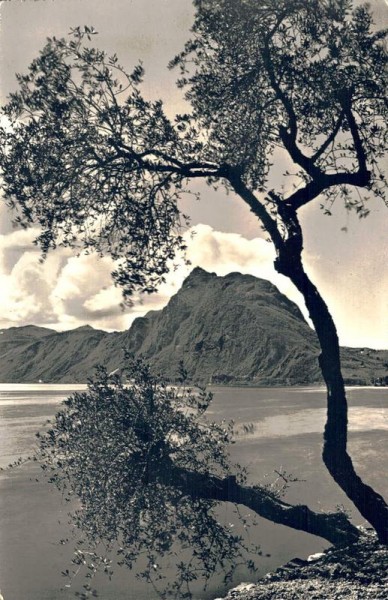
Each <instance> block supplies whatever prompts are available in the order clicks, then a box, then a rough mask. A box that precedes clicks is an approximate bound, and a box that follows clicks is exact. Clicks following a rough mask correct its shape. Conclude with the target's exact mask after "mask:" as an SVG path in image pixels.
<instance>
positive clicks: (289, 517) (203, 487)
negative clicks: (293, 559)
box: [152, 459, 359, 544]
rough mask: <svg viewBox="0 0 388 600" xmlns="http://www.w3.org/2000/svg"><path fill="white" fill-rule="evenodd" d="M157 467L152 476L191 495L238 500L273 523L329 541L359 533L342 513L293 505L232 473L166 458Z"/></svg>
mask: <svg viewBox="0 0 388 600" xmlns="http://www.w3.org/2000/svg"><path fill="white" fill-rule="evenodd" d="M160 467H161V465H160V463H158V467H157V469H156V473H154V474H153V477H152V479H154V480H157V481H158V482H159V483H161V484H163V485H167V486H172V487H174V488H175V489H178V490H180V491H181V492H182V494H183V495H186V496H189V497H191V498H196V499H198V498H202V499H204V500H214V501H216V502H232V503H234V504H242V505H244V506H246V507H247V508H249V509H251V510H253V511H254V512H255V513H256V514H258V515H259V516H260V517H263V518H264V519H268V520H270V521H272V522H273V523H277V524H279V525H285V526H287V527H291V528H293V529H297V530H299V531H305V532H306V533H310V534H312V535H317V536H319V537H323V538H324V539H327V540H328V541H329V542H332V543H333V544H338V543H351V542H353V541H356V540H357V539H358V537H359V531H358V529H357V528H356V527H354V526H353V525H352V524H351V523H350V521H349V520H348V519H347V517H346V516H345V515H344V514H341V513H316V512H314V511H312V510H311V509H309V508H308V507H307V506H305V505H295V506H293V505H291V504H288V503H287V502H284V501H282V500H281V499H279V498H277V497H276V496H275V495H274V494H271V493H270V492H268V491H267V490H265V489H263V488H261V487H257V486H255V487H250V486H244V485H241V484H239V483H238V482H237V481H236V478H235V477H234V476H229V477H225V478H223V479H221V478H220V477H217V476H215V475H210V474H204V473H197V472H193V471H189V470H187V469H184V468H181V467H177V466H175V465H174V463H173V462H172V461H171V460H170V459H167V463H166V464H165V465H163V467H162V468H160Z"/></svg>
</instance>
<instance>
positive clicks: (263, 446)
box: [0, 384, 388, 600]
mask: <svg viewBox="0 0 388 600" xmlns="http://www.w3.org/2000/svg"><path fill="white" fill-rule="evenodd" d="M84 388H85V386H71V385H43V384H42V385H40V384H39V385H38V384H37V385H13V384H9V385H6V384H0V466H6V465H7V464H8V463H10V462H12V461H13V460H14V459H15V458H18V457H19V456H21V455H27V454H28V453H30V452H31V450H32V449H33V447H34V445H35V433H36V432H37V431H38V430H39V429H42V426H43V424H44V422H45V421H46V420H47V419H48V418H50V417H51V416H52V415H53V414H54V413H55V412H56V410H57V409H58V407H59V405H60V402H61V401H62V400H63V399H64V398H66V397H67V396H68V395H69V394H71V393H72V392H73V391H75V390H80V389H84ZM212 391H213V392H214V401H213V404H212V406H211V409H210V411H209V417H210V418H212V419H214V420H217V419H226V420H229V419H234V421H235V423H236V431H237V443H236V444H235V445H234V446H233V455H234V456H233V458H235V459H236V460H238V461H239V462H240V463H242V464H244V465H246V466H247V467H248V469H249V474H250V475H249V477H250V479H251V481H255V482H257V481H261V482H270V481H273V480H274V475H273V473H274V470H275V469H276V470H280V469H285V470H286V471H287V472H288V473H292V474H293V475H294V476H296V477H298V478H299V479H303V480H305V481H303V482H299V483H297V484H294V485H293V486H292V487H291V489H290V490H289V492H288V495H287V500H289V501H290V502H298V501H301V500H302V499H303V501H304V502H307V503H308V504H309V506H311V507H312V508H314V509H315V510H320V509H321V510H333V509H334V508H335V506H336V505H344V506H345V507H346V508H350V506H349V504H348V502H347V499H346V498H345V497H344V496H343V494H342V493H341V492H340V491H339V490H338V489H337V488H336V486H335V485H334V484H333V482H332V481H331V478H330V476H329V475H328V474H327V473H326V471H325V469H324V468H323V466H322V464H321V459H320V446H321V432H322V429H323V424H324V420H325V394H324V391H323V388H322V389H321V388H308V387H306V388H275V389H274V388H270V389H257V388H221V387H214V388H212ZM348 397H349V404H350V411H349V429H350V435H349V438H350V439H349V442H350V444H349V445H350V451H351V453H352V454H353V456H354V462H355V464H356V467H357V468H358V469H359V471H360V474H361V475H363V476H364V477H365V479H366V480H367V481H368V482H369V483H371V484H372V485H373V486H374V487H376V488H377V489H378V490H379V491H380V492H382V493H383V494H385V495H388V485H387V479H386V472H385V465H386V455H387V450H388V441H387V439H388V436H387V433H388V390H387V389H384V388H350V389H349V391H348ZM38 475H39V469H38V468H37V467H36V465H32V464H26V465H24V466H22V467H21V468H19V469H17V470H13V471H11V472H5V473H1V474H0V588H1V590H2V593H3V596H4V600H62V599H63V600H70V598H74V595H73V593H74V590H76V589H80V587H82V584H83V583H84V580H82V581H81V578H79V582H77V581H76V582H75V584H74V585H73V588H72V589H71V590H69V589H67V588H65V587H64V584H65V583H66V582H65V581H64V580H63V578H62V577H61V574H60V573H61V571H62V570H63V569H65V568H67V567H68V566H69V562H70V560H71V554H72V551H71V547H69V546H63V545H61V544H60V543H59V540H60V539H61V538H64V537H68V535H69V527H68V524H67V521H68V517H67V512H68V506H67V505H66V504H65V503H64V502H62V498H61V496H60V495H59V493H58V492H57V491H56V490H54V489H52V488H51V486H48V485H47V484H45V483H44V482H42V481H38V482H37V481H36V478H37V476H38ZM220 513H221V518H223V519H225V520H228V521H229V520H233V518H234V517H233V514H232V513H231V511H230V509H228V507H227V506H222V507H221V509H220ZM352 516H353V518H354V520H355V522H361V519H360V517H359V515H358V514H357V513H356V512H355V511H353V513H352ZM236 527H238V524H237V523H236ZM250 535H251V537H252V539H253V541H255V542H256V543H257V542H259V543H260V544H261V547H262V550H263V552H264V554H270V556H267V557H264V558H263V559H262V560H261V562H260V565H259V567H260V573H265V572H266V571H268V570H269V569H272V568H274V567H276V566H277V565H279V564H281V563H282V562H284V561H287V560H289V559H290V558H292V557H294V556H297V555H299V556H305V555H307V554H309V553H311V552H316V551H318V550H320V549H321V548H323V547H325V542H324V541H322V540H320V539H318V538H313V537H312V536H308V535H307V534H303V533H298V532H294V531H291V530H289V529H287V528H284V527H281V526H276V525H273V524H271V523H268V522H266V521H264V520H262V519H259V523H258V526H257V527H256V528H254V529H252V531H251V532H250ZM248 578H249V577H248V575H247V574H246V573H244V572H241V571H240V573H238V574H237V580H241V579H245V580H247V579H248ZM98 583H99V590H100V595H99V597H100V598H102V599H105V600H155V599H156V598H157V595H156V594H155V593H154V592H153V591H152V590H150V589H149V588H148V587H146V586H144V584H141V583H139V582H137V581H136V579H134V577H132V576H131V575H130V574H129V573H128V572H127V571H125V570H123V569H119V570H117V572H116V574H115V577H114V580H113V581H112V582H108V581H106V580H105V579H102V580H101V581H99V582H98ZM77 585H79V586H80V587H78V588H77ZM223 591H224V590H223V589H222V588H221V587H220V582H219V579H215V580H214V581H213V583H212V584H211V586H210V589H209V590H208V592H206V593H205V592H202V591H201V590H200V589H199V588H198V589H197V590H196V594H195V597H196V598H197V599H200V598H212V597H213V598H214V597H215V596H216V595H218V594H221V593H222V592H223Z"/></svg>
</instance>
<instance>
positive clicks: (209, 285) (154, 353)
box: [0, 267, 388, 386]
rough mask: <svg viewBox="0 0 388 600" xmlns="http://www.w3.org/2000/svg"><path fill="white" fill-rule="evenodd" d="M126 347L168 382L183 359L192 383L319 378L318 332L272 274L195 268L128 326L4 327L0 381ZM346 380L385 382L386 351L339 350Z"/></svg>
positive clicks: (23, 378)
mask: <svg viewBox="0 0 388 600" xmlns="http://www.w3.org/2000/svg"><path fill="white" fill-rule="evenodd" d="M125 352H128V353H130V354H132V355H135V356H138V355H140V354H141V355H143V356H144V357H145V358H146V359H147V360H148V361H149V362H150V363H151V365H152V367H153V368H154V370H155V371H157V372H160V373H162V374H163V375H164V376H165V377H166V378H167V379H168V380H170V381H174V380H176V379H177V377H178V370H179V362H180V361H181V360H183V363H184V366H185V369H186V370H187V372H188V375H189V379H190V381H191V382H193V383H201V384H204V383H205V384H206V383H209V382H210V383H214V384H235V385H261V386H263V385H268V386H270V385H298V384H299V385H303V384H304V385H306V384H315V383H322V379H321V374H320V371H319V367H318V361H317V357H318V355H319V346H318V343H317V339H316V335H315V333H314V331H313V330H312V329H311V328H310V326H309V325H308V324H307V322H306V321H305V319H304V317H303V315H302V313H301V311H300V310H299V308H298V307H297V306H296V304H294V303H293V302H292V301H291V300H289V299H288V298H287V297H286V296H284V295H283V294H281V293H280V292H279V290H278V289H277V288H276V286H274V285H273V284H272V283H270V282H269V281H267V280H264V279H258V278H256V277H254V276H253V275H242V274H240V273H229V274H228V275H226V276H224V277H219V276H217V275H216V274H215V273H208V272H207V271H205V270H204V269H201V268H200V267H196V268H195V269H194V270H193V271H192V272H191V273H190V274H189V276H188V277H187V278H186V279H185V280H184V282H183V284H182V287H181V288H180V290H179V291H178V292H177V293H176V294H175V295H174V296H172V297H171V298H170V300H169V302H168V303H167V305H166V306H165V307H164V308H163V309H162V310H160V311H155V310H152V311H149V312H148V313H147V314H146V315H144V316H143V317H138V318H136V319H135V320H134V321H133V323H132V325H131V327H130V328H129V330H126V331H122V332H112V333H108V332H105V331H102V330H98V329H94V328H93V327H91V326H90V325H86V326H81V327H78V328H76V329H73V330H69V331H62V332H56V331H54V330H51V329H48V328H42V327H37V326H34V325H27V326H23V327H11V328H9V329H3V330H1V335H0V382H4V383H5V382H6V383H12V382H17V383H26V382H36V381H39V380H41V381H43V382H47V383H49V382H50V383H51V382H57V383H78V382H82V383H83V382H86V381H87V379H88V378H89V377H90V376H91V375H92V374H93V369H94V367H95V366H96V365H97V364H102V365H104V366H105V367H106V368H107V370H108V371H109V372H110V371H114V370H116V369H123V368H124V367H125V358H124V356H125ZM341 352H342V358H343V367H344V376H345V379H346V380H347V382H348V383H354V384H359V383H361V384H371V383H375V382H376V381H378V382H385V381H386V380H387V381H388V351H384V350H382V351H377V350H371V349H366V348H364V349H357V348H343V349H342V351H341Z"/></svg>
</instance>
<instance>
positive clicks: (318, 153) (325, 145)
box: [311, 110, 345, 163]
mask: <svg viewBox="0 0 388 600" xmlns="http://www.w3.org/2000/svg"><path fill="white" fill-rule="evenodd" d="M344 116H345V113H344V111H343V110H342V111H341V113H340V115H339V117H338V120H337V123H336V124H335V126H334V127H333V130H332V132H331V133H330V135H328V137H327V138H326V140H325V141H324V142H323V144H322V146H321V147H320V148H318V150H317V151H316V152H315V154H313V155H312V156H311V160H312V161H313V162H314V163H315V162H316V161H317V160H318V158H320V157H321V156H322V154H323V153H324V152H325V151H326V150H327V148H328V147H329V146H330V144H331V143H332V142H334V139H335V136H336V135H337V133H338V132H339V130H340V127H341V125H342V121H343V118H344Z"/></svg>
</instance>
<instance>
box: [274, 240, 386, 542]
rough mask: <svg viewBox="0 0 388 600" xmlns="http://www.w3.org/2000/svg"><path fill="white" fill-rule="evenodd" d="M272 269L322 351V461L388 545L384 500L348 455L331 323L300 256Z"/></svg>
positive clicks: (344, 402)
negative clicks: (290, 290) (293, 290)
mask: <svg viewBox="0 0 388 600" xmlns="http://www.w3.org/2000/svg"><path fill="white" fill-rule="evenodd" d="M286 245H287V244H286ZM275 267H276V270H277V271H278V272H279V273H281V274H283V275H286V276H287V277H289V279H291V281H292V282H293V283H294V285H295V286H296V287H297V289H298V290H299V291H300V292H301V294H302V295H303V297H304V300H305V303H306V306H307V309H308V311H309V314H310V317H311V320H312V322H313V324H314V327H315V331H316V333H317V336H318V339H319V343H320V346H321V350H322V353H321V355H320V357H319V364H320V368H321V371H322V375H323V377H324V380H325V382H326V387H327V421H326V426H325V432H324V444H323V453H322V457H323V461H324V463H325V465H326V467H327V469H328V471H329V473H330V474H331V475H332V477H333V479H334V480H335V481H336V482H337V484H338V485H339V486H340V487H341V489H342V490H343V491H344V492H345V494H346V495H347V496H348V497H349V498H350V500H351V501H352V502H353V503H354V505H355V506H356V508H357V509H358V510H359V511H360V513H361V514H362V516H363V517H364V518H365V519H366V520H367V521H369V523H370V524H371V525H372V526H373V527H374V529H375V530H376V532H377V535H378V538H379V541H380V542H381V543H383V544H388V506H387V504H386V502H385V500H384V498H383V497H382V496H381V495H380V494H378V493H377V492H375V490H373V488H371V487H370V486H369V485H366V484H365V483H364V482H363V481H362V480H361V478H360V477H359V476H358V475H357V473H356V471H355V469H354V466H353V463H352V460H351V458H350V456H349V454H348V453H347V430H348V407H347V400H346V392H345V386H344V381H343V377H342V373H341V361H340V348H339V341H338V335H337V331H336V328H335V325H334V322H333V319H332V317H331V315H330V312H329V310H328V308H327V306H326V304H325V302H324V300H323V299H322V297H321V296H320V294H319V292H318V290H317V288H316V287H315V286H314V284H313V283H312V282H311V281H310V279H309V277H308V276H307V274H306V273H305V271H304V269H303V265H302V260H301V257H300V255H299V256H297V255H295V254H291V255H290V253H287V252H280V253H279V258H278V259H277V260H276V263H275Z"/></svg>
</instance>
